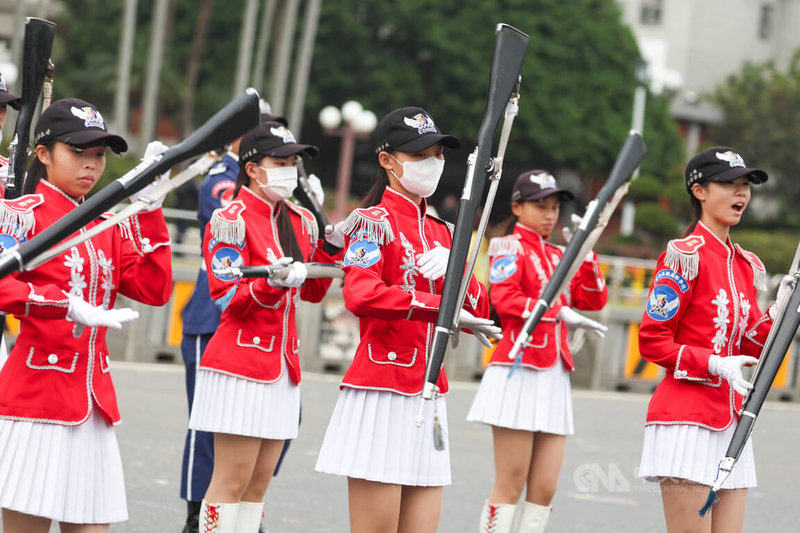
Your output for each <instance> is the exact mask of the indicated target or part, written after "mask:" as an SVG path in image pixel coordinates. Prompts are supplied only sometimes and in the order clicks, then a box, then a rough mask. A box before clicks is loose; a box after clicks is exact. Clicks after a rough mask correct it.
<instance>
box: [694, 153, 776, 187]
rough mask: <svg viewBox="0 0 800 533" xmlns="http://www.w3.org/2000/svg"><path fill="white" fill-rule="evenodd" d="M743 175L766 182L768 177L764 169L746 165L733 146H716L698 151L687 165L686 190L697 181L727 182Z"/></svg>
mask: <svg viewBox="0 0 800 533" xmlns="http://www.w3.org/2000/svg"><path fill="white" fill-rule="evenodd" d="M742 176H747V177H748V178H749V179H750V181H751V182H753V183H764V182H765V181H767V178H768V176H767V173H766V172H764V171H763V170H760V169H757V168H749V167H748V166H747V165H745V164H744V159H742V156H740V155H739V154H738V153H736V152H735V151H734V150H733V148H730V147H728V146H715V147H713V148H709V149H707V150H703V151H702V152H700V153H698V154H697V155H695V156H694V157H693V158H692V159H691V160H690V161H689V163H688V164H687V165H686V190H688V191H691V190H692V185H694V184H695V183H705V182H707V181H715V182H718V183H727V182H729V181H733V180H735V179H736V178H740V177H742Z"/></svg>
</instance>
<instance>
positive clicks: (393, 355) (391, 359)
mask: <svg viewBox="0 0 800 533" xmlns="http://www.w3.org/2000/svg"><path fill="white" fill-rule="evenodd" d="M386 357H387V359H389V361H394V360H395V359H397V354H396V353H394V352H389V353H388V354H387V355H386Z"/></svg>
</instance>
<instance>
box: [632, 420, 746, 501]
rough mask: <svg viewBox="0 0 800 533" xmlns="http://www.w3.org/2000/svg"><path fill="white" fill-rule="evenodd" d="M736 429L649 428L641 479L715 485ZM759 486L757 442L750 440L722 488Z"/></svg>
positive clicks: (734, 426) (640, 468) (734, 427)
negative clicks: (755, 454)
mask: <svg viewBox="0 0 800 533" xmlns="http://www.w3.org/2000/svg"><path fill="white" fill-rule="evenodd" d="M735 430H736V424H732V425H731V427H729V428H728V429H726V430H725V431H711V430H709V429H706V428H702V427H700V426H693V425H688V424H678V425H663V424H651V425H649V426H646V427H645V429H644V446H643V450H642V461H641V464H640V465H639V477H641V478H644V479H646V480H647V481H658V480H659V478H661V477H669V478H677V479H686V480H689V481H694V482H695V483H700V484H702V485H708V486H711V485H712V484H713V483H714V480H715V479H716V477H717V466H718V465H719V461H720V459H722V458H723V457H724V456H725V452H727V450H728V445H729V444H730V442H731V437H732V436H733V432H734V431H735ZM755 486H756V465H755V460H754V459H753V443H752V441H751V439H750V438H748V439H747V444H745V447H744V449H743V450H742V454H741V456H740V457H739V460H738V461H736V464H735V465H734V467H733V470H732V471H731V474H730V476H728V479H727V480H726V481H725V483H723V485H722V488H723V489H744V488H750V487H755Z"/></svg>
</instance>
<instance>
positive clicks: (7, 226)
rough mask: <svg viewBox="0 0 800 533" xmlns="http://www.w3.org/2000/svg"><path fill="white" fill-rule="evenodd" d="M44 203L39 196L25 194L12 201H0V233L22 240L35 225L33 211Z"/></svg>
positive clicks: (42, 198)
mask: <svg viewBox="0 0 800 533" xmlns="http://www.w3.org/2000/svg"><path fill="white" fill-rule="evenodd" d="M43 203H44V196H42V195H41V194H26V195H25V196H20V197H19V198H15V199H14V200H7V199H2V200H0V231H1V232H2V233H3V234H6V235H11V236H14V237H15V238H16V239H17V240H18V241H19V240H20V239H23V238H24V237H25V236H26V235H27V234H28V232H29V231H31V230H32V229H33V228H34V226H35V225H36V220H35V219H34V217H33V210H34V209H36V208H37V207H38V206H40V205H42V204H43Z"/></svg>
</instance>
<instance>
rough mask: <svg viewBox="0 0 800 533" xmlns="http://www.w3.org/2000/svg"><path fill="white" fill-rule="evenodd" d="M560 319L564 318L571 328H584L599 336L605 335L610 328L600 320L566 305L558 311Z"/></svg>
mask: <svg viewBox="0 0 800 533" xmlns="http://www.w3.org/2000/svg"><path fill="white" fill-rule="evenodd" d="M557 316H558V319H559V320H563V321H564V324H566V325H567V327H568V328H569V329H575V328H583V329H586V330H589V331H591V332H592V333H594V334H595V335H597V336H598V337H605V336H606V331H608V328H607V327H606V326H604V325H603V324H601V323H600V322H595V321H594V320H592V319H591V318H586V317H585V316H583V315H581V314H580V313H576V312H575V311H573V310H572V308H570V307H567V306H564V307H562V308H561V309H559V311H558V315H557Z"/></svg>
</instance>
